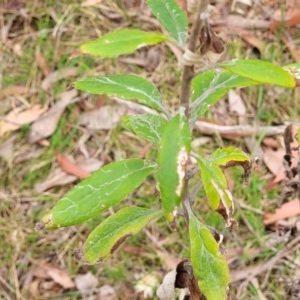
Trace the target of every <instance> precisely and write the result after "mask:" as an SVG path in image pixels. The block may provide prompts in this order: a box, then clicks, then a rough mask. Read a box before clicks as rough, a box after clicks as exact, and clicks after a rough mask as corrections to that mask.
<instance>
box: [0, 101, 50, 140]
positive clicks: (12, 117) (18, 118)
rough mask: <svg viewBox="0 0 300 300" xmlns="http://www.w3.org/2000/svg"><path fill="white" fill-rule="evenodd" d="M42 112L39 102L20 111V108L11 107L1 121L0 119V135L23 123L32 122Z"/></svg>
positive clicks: (43, 109)
mask: <svg viewBox="0 0 300 300" xmlns="http://www.w3.org/2000/svg"><path fill="white" fill-rule="evenodd" d="M44 112H45V108H44V107H42V106H41V105H40V104H36V105H34V106H32V107H31V108H29V109H27V110H24V111H22V109H21V108H15V109H13V110H12V111H10V112H9V113H8V115H7V116H6V117H5V118H4V119H3V120H2V121H0V137H1V136H3V135H4V134H5V133H6V132H9V131H14V130H17V129H19V128H21V126H23V125H25V124H29V123H32V122H33V121H35V120H36V119H38V118H39V117H40V115H41V114H42V113H44Z"/></svg>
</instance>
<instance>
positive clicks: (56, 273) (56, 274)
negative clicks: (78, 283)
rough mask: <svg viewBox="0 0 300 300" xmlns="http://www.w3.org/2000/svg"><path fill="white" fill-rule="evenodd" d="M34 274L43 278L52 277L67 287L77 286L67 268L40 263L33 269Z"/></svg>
mask: <svg viewBox="0 0 300 300" xmlns="http://www.w3.org/2000/svg"><path fill="white" fill-rule="evenodd" d="M33 275H34V276H36V277H41V278H51V279H52V280H53V281H55V282H56V283H58V284H59V285H61V286H62V287H63V288H65V289H70V288H72V287H74V286H75V284H74V282H73V281H72V279H71V277H70V275H69V273H68V271H67V270H64V269H60V268H57V267H54V266H52V265H51V264H39V265H36V266H35V267H34V269H33Z"/></svg>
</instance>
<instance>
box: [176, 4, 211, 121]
mask: <svg viewBox="0 0 300 300" xmlns="http://www.w3.org/2000/svg"><path fill="white" fill-rule="evenodd" d="M207 5H208V1H207V0H206V1H201V2H200V3H199V6H198V9H197V11H196V13H195V20H194V23H193V27H192V31H191V36H190V40H189V43H188V46H187V48H188V50H189V51H191V52H192V53H194V52H195V50H196V46H197V41H198V38H199V35H200V32H201V29H202V27H203V20H202V19H201V18H200V14H201V13H203V12H204V11H206V8H207ZM193 68H194V66H187V65H185V66H184V67H183V72H182V80H181V95H180V106H183V107H185V109H186V110H185V115H186V116H187V118H189V104H190V95H191V85H192V79H193V76H194V70H193Z"/></svg>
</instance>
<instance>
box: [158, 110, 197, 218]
mask: <svg viewBox="0 0 300 300" xmlns="http://www.w3.org/2000/svg"><path fill="white" fill-rule="evenodd" d="M190 150H191V135H190V130H189V126H188V124H187V120H186V117H185V116H184V114H183V113H179V114H177V115H176V116H175V117H174V118H173V119H172V120H171V121H170V122H169V123H168V124H167V125H166V127H165V130H164V133H163V135H162V138H161V146H160V149H159V152H158V167H159V168H158V171H157V179H158V184H159V190H160V194H161V201H162V206H163V208H164V211H165V214H166V218H167V220H169V221H171V220H172V219H173V218H174V216H176V212H177V207H178V205H179V204H180V201H181V196H182V191H183V185H184V178H185V173H186V164H187V161H188V157H189V152H190Z"/></svg>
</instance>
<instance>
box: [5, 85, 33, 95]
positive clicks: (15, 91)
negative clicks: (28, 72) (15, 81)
mask: <svg viewBox="0 0 300 300" xmlns="http://www.w3.org/2000/svg"><path fill="white" fill-rule="evenodd" d="M26 91H27V88H26V86H24V85H13V86H10V87H8V88H6V89H5V90H2V91H0V98H2V97H8V96H11V95H24V94H26Z"/></svg>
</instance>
